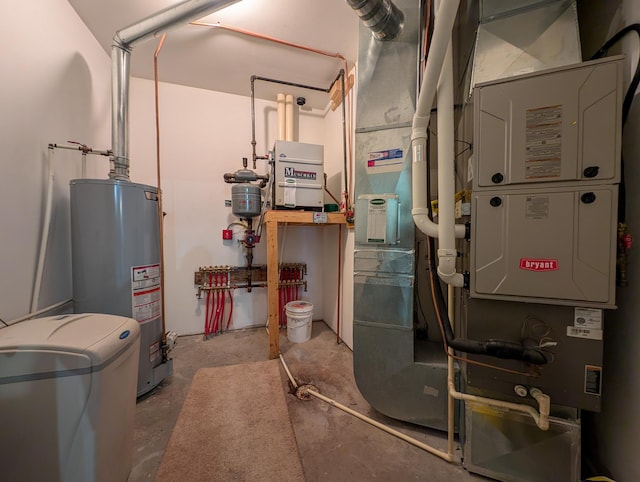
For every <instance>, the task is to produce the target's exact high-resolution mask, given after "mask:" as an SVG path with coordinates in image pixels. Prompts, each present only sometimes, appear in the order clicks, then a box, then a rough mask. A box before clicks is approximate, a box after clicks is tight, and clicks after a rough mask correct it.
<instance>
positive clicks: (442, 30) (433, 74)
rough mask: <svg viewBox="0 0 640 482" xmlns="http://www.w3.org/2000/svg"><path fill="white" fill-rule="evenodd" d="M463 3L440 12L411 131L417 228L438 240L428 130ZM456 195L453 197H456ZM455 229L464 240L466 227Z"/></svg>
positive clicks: (454, 1) (451, 2) (454, 0)
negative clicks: (432, 214)
mask: <svg viewBox="0 0 640 482" xmlns="http://www.w3.org/2000/svg"><path fill="white" fill-rule="evenodd" d="M459 3H460V0H446V1H443V2H441V5H440V7H439V8H438V10H437V12H436V17H435V24H434V30H433V36H432V37H431V47H430V48H429V56H428V57H427V63H426V65H425V68H424V75H423V79H424V80H423V83H422V87H421V88H420V94H419V95H418V105H417V107H416V113H415V115H414V116H413V125H412V130H411V149H412V154H413V165H412V170H413V172H412V176H411V178H412V182H411V189H412V197H413V209H412V210H411V214H412V215H413V221H414V223H415V225H416V227H417V228H418V229H419V230H420V231H422V232H423V233H425V234H426V235H427V236H430V237H434V238H435V237H438V225H437V224H436V223H434V222H433V221H431V220H430V219H429V210H428V208H427V206H428V202H429V200H428V199H427V193H426V189H425V186H424V180H425V179H426V177H427V152H426V150H427V128H428V126H429V119H430V118H431V107H432V106H433V100H434V99H435V94H436V86H437V85H438V84H437V81H438V78H439V76H440V72H441V71H442V64H443V62H444V57H445V54H446V51H447V47H448V45H449V42H450V39H451V32H452V31H453V23H454V21H455V18H456V13H457V11H458V5H459ZM439 171H440V170H439ZM453 194H454V193H451V195H452V196H453ZM438 195H439V196H442V195H443V193H438ZM454 229H455V237H456V238H464V235H465V226H464V225H460V224H458V225H455V228H454Z"/></svg>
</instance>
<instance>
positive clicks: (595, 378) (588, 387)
mask: <svg viewBox="0 0 640 482" xmlns="http://www.w3.org/2000/svg"><path fill="white" fill-rule="evenodd" d="M584 393H588V394H589V395H598V396H600V395H601V394H602V367H599V366H595V365H585V366H584Z"/></svg>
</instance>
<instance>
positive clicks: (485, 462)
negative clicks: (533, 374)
mask: <svg viewBox="0 0 640 482" xmlns="http://www.w3.org/2000/svg"><path fill="white" fill-rule="evenodd" d="M465 430H466V440H465V444H464V460H463V465H464V467H465V468H466V469H467V470H468V471H469V472H475V473H477V474H482V475H485V476H488V477H491V478H492V479H495V480H500V481H504V482H530V481H535V482H557V481H566V482H577V481H578V480H580V454H581V451H580V433H581V431H580V421H579V420H564V419H560V418H554V417H551V418H550V419H549V430H547V431H542V430H540V429H539V428H538V427H537V426H536V425H535V423H534V422H533V420H532V419H531V417H529V416H528V415H522V414H519V413H515V412H509V411H505V410H497V409H494V408H488V407H487V406H484V405H483V406H477V405H474V404H472V403H467V404H466V408H465Z"/></svg>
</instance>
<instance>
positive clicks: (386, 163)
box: [367, 149, 404, 172]
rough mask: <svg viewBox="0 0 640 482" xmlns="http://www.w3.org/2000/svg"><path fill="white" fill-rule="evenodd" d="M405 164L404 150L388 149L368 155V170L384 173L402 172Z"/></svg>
mask: <svg viewBox="0 0 640 482" xmlns="http://www.w3.org/2000/svg"><path fill="white" fill-rule="evenodd" d="M403 163H404V151H403V150H402V149H387V150H385V151H374V152H370V153H369V154H368V155H367V168H369V169H375V170H376V172H379V171H381V169H379V168H385V169H384V170H383V172H392V171H401V170H402V164H403Z"/></svg>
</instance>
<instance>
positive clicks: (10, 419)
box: [0, 314, 140, 482]
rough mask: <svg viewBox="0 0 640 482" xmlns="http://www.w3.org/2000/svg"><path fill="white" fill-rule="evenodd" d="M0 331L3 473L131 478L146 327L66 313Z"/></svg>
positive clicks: (8, 476)
mask: <svg viewBox="0 0 640 482" xmlns="http://www.w3.org/2000/svg"><path fill="white" fill-rule="evenodd" d="M1 332H2V333H1V335H2V336H0V427H2V436H1V437H0V474H1V475H0V478H1V479H2V480H7V481H9V480H16V481H18V480H25V481H26V480H33V481H36V480H43V481H44V480H46V481H64V482H76V481H77V482H92V481H109V482H111V481H114V482H125V481H126V480H127V477H128V475H129V472H130V471H131V465H132V457H133V422H134V415H135V405H136V379H137V372H138V350H139V348H140V329H139V326H138V323H137V322H136V321H134V320H132V319H130V318H124V317H121V316H112V315H99V314H76V315H61V316H54V317H47V318H39V319H35V320H27V321H23V322H22V323H16V324H14V325H11V326H9V327H7V328H3V329H2V330H1Z"/></svg>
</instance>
